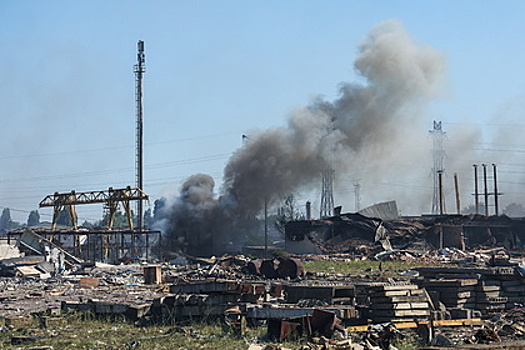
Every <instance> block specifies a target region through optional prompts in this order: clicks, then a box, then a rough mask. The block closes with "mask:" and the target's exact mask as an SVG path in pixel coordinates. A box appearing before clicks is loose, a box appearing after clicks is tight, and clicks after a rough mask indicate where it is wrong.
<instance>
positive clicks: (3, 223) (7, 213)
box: [0, 208, 12, 232]
mask: <svg viewBox="0 0 525 350" xmlns="http://www.w3.org/2000/svg"><path fill="white" fill-rule="evenodd" d="M11 222H12V220H11V210H9V208H4V210H2V215H0V230H1V231H3V232H6V231H7V230H9V229H10V228H11Z"/></svg>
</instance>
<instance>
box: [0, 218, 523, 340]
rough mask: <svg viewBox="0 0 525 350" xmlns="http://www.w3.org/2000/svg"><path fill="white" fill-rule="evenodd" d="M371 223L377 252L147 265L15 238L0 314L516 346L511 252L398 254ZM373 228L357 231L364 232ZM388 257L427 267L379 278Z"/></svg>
mask: <svg viewBox="0 0 525 350" xmlns="http://www.w3.org/2000/svg"><path fill="white" fill-rule="evenodd" d="M370 222H372V221H367V223H370ZM374 222H375V223H376V224H377V225H376V226H374V227H375V229H374V235H375V238H377V243H376V242H367V241H366V240H365V239H363V237H361V238H359V237H354V238H352V242H355V243H358V244H359V245H357V246H356V247H355V248H354V249H353V250H352V252H351V253H337V254H330V255H328V254H324V255H308V256H301V255H295V256H293V257H281V258H278V259H249V258H247V257H245V256H241V255H237V256H222V257H219V258H216V257H212V258H197V257H191V256H183V255H181V256H179V257H178V258H176V259H173V260H172V261H171V262H170V263H158V264H155V265H150V264H141V263H133V264H122V263H121V264H118V265H115V264H104V263H99V262H95V263H90V262H84V261H82V260H80V259H77V258H75V256H73V255H71V254H70V253H68V252H65V251H64V252H63V251H62V250H61V249H60V247H55V246H54V245H53V243H52V242H50V241H48V240H45V239H44V240H43V239H41V237H39V236H38V235H36V236H35V235H32V234H27V235H26V236H23V235H22V237H21V238H20V240H21V241H23V243H21V244H22V245H23V246H24V247H25V248H26V249H29V252H32V253H33V254H38V255H26V256H19V257H10V258H7V259H3V260H0V275H1V276H2V277H0V310H1V311H0V314H1V316H3V317H4V319H5V323H6V324H13V322H17V321H16V320H17V319H18V318H23V317H27V316H29V315H33V316H35V315H36V316H38V319H39V320H40V321H39V322H40V323H41V324H42V325H45V324H47V323H48V322H51V321H50V320H51V318H49V317H50V316H49V315H54V314H60V313H61V312H68V311H71V310H75V311H81V312H86V311H87V312H89V313H91V314H92V315H94V316H102V317H105V318H108V317H109V318H111V317H116V318H122V317H124V318H126V319H127V320H128V321H129V322H133V323H135V324H137V325H144V326H147V325H153V324H162V325H175V324H182V323H185V322H188V321H190V322H195V321H201V320H222V321H223V322H224V324H225V327H226V328H227V329H229V330H230V331H231V333H232V334H235V335H236V336H238V337H243V335H244V334H245V329H246V327H247V325H260V324H264V325H265V327H266V335H265V337H264V338H263V339H261V341H264V340H266V341H268V340H274V341H285V340H292V339H309V340H310V342H309V343H308V345H307V348H308V349H393V346H394V345H393V344H395V342H397V341H400V339H401V338H402V337H403V336H405V334H409V333H410V334H413V335H414V336H415V337H417V339H419V342H420V343H421V344H422V346H423V345H428V346H452V345H454V346H459V345H462V344H465V345H466V344H476V345H479V344H489V345H490V344H492V345H493V344H498V346H499V345H501V344H504V343H505V342H506V341H514V342H516V341H518V342H519V341H523V338H524V337H525V266H524V264H523V261H524V260H522V257H523V256H524V255H522V254H521V251H520V250H519V249H514V250H509V249H508V248H505V247H503V246H498V247H483V246H478V247H477V248H476V249H470V250H467V249H460V248H458V247H450V248H441V249H438V248H433V247H432V246H429V245H427V244H425V243H424V242H422V241H420V242H419V243H418V244H411V245H410V246H405V247H404V248H402V249H401V248H399V245H395V244H394V245H391V243H392V242H395V240H390V238H391V237H389V236H388V235H387V231H385V230H390V229H391V227H390V228H389V229H386V228H385V229H383V228H384V227H387V226H388V225H386V224H385V225H384V226H383V224H382V223H380V222H379V221H377V222H376V221H374ZM419 224H420V223H419V222H418V223H417V225H419ZM374 225H375V224H374ZM370 227H372V226H369V225H368V224H366V223H365V224H363V226H361V228H363V231H362V232H366V229H367V228H370ZM335 238H336V237H334V239H335ZM347 241H348V240H347ZM380 241H383V242H380ZM332 242H335V241H332ZM327 246H328V245H324V247H327ZM46 247H47V248H46ZM395 247H396V248H395ZM385 248H386V250H385ZM10 251H12V250H11V249H10ZM26 253H27V250H26ZM307 259H309V260H312V259H329V260H341V261H351V260H364V259H374V260H376V261H377V264H378V271H379V274H377V275H375V274H366V273H361V274H359V275H355V276H353V275H343V274H340V275H337V274H328V273H327V274H315V273H311V272H306V271H305V268H304V266H303V261H304V260H307ZM387 260H399V261H405V262H411V263H415V262H419V263H424V264H425V266H426V267H415V268H413V269H412V270H409V271H404V272H403V273H402V275H401V274H400V275H398V276H392V275H389V277H387V278H385V276H384V275H383V274H382V271H381V270H382V268H381V264H384V262H385V261H387ZM13 341H15V342H18V341H25V340H18V339H15V340H13ZM523 344H525V343H523ZM520 346H521V345H520ZM524 346H525V345H524ZM254 348H255V347H254Z"/></svg>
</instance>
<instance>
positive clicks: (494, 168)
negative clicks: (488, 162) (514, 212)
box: [492, 164, 499, 216]
mask: <svg viewBox="0 0 525 350" xmlns="http://www.w3.org/2000/svg"><path fill="white" fill-rule="evenodd" d="M492 169H493V171H494V210H495V211H496V213H495V214H496V216H498V215H499V198H498V196H499V193H498V178H497V174H496V164H492Z"/></svg>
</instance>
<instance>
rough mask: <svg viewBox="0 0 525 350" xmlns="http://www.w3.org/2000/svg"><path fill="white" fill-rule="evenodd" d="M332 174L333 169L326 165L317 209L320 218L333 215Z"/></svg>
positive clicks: (333, 173)
mask: <svg viewBox="0 0 525 350" xmlns="http://www.w3.org/2000/svg"><path fill="white" fill-rule="evenodd" d="M334 175H335V170H334V169H332V168H331V167H329V166H326V168H325V169H324V171H323V180H322V191H321V209H320V210H319V215H320V217H321V218H327V217H330V216H333V215H334Z"/></svg>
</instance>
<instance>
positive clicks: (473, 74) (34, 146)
mask: <svg viewBox="0 0 525 350" xmlns="http://www.w3.org/2000/svg"><path fill="white" fill-rule="evenodd" d="M524 14H525V3H524V2H522V1H502V2H495V1H264V2H263V1H260V2H256V1H148V2H144V1H129V0H126V1H111V2H108V1H45V2H36V1H10V0H2V1H0V43H1V46H2V48H1V50H0V79H1V81H2V86H1V87H0V91H1V100H2V103H1V105H0V118H1V119H0V120H1V125H2V128H1V130H2V136H1V137H0V150H1V153H0V207H9V208H11V210H12V216H13V217H14V218H15V219H17V220H19V221H26V219H27V215H28V212H29V211H30V210H34V209H38V203H39V201H40V200H41V199H43V198H44V197H45V196H46V195H47V194H51V193H53V192H55V191H59V192H62V191H70V190H73V189H75V190H77V191H88V190H100V189H105V188H108V187H110V186H112V187H122V186H126V185H128V184H129V185H133V184H134V152H135V148H134V147H135V146H134V145H135V104H134V98H135V97H134V93H135V92H134V74H133V65H134V64H135V61H136V43H137V41H138V40H144V41H145V46H146V74H145V81H144V94H145V96H144V105H145V111H144V112H145V190H146V191H147V192H148V193H149V194H150V195H151V197H152V201H153V200H155V199H156V198H159V197H160V196H162V195H168V194H170V193H175V192H176V191H177V189H178V188H179V186H180V184H181V182H182V181H183V180H184V179H185V178H187V177H188V176H190V175H191V174H194V173H198V172H202V173H208V174H210V175H212V176H213V177H214V178H215V180H216V182H217V184H218V185H220V181H221V176H222V169H223V167H224V165H225V163H226V162H227V160H228V158H229V156H230V155H231V154H232V153H233V152H235V150H236V149H237V148H239V147H240V146H241V135H242V134H249V133H250V132H251V131H252V130H253V129H265V128H269V127H274V126H282V125H283V124H285V122H286V118H287V116H288V115H289V114H290V113H291V112H292V111H293V110H294V109H296V108H299V107H301V106H305V105H307V104H308V103H309V102H310V101H311V98H313V97H315V96H318V95H322V96H324V97H325V98H326V99H327V100H331V99H333V98H335V97H336V96H337V94H338V86H339V84H340V83H341V82H362V81H363V79H362V78H361V77H359V76H358V75H357V74H356V72H355V70H354V68H353V61H354V59H355V57H356V54H357V47H358V45H359V44H360V43H361V42H362V40H363V38H365V37H366V35H367V33H368V32H369V30H370V29H371V28H372V27H374V26H375V25H377V24H378V23H380V22H382V21H385V20H389V19H393V18H394V19H397V20H399V21H400V22H401V23H402V24H403V26H404V27H405V29H406V31H407V32H409V33H410V34H411V35H412V36H413V37H414V38H415V40H416V42H417V43H418V44H420V45H428V46H431V47H433V48H435V49H436V50H438V51H440V52H441V53H442V54H443V55H444V56H445V57H446V60H447V64H448V69H447V72H446V74H445V78H446V87H445V88H444V89H443V92H442V95H441V97H440V98H438V99H435V100H433V101H432V102H431V103H429V104H428V105H427V106H426V108H424V113H425V114H426V118H427V119H428V120H434V119H435V120H442V121H443V122H444V125H445V130H446V131H447V135H448V139H449V140H450V142H451V144H455V145H456V144H459V142H457V143H456V141H455V140H460V139H462V138H463V139H464V138H466V136H465V134H467V135H469V136H468V137H471V138H472V135H473V134H474V135H478V136H479V137H474V138H475V140H473V141H472V142H471V143H470V144H469V146H468V147H469V149H468V150H465V149H461V148H456V149H447V153H448V154H449V157H452V158H455V159H454V164H457V163H458V162H463V163H464V164H465V165H466V166H465V169H469V167H470V166H471V164H473V163H474V162H487V163H493V162H496V163H498V164H502V165H501V167H500V171H501V175H500V179H501V181H502V184H501V185H500V187H501V188H502V191H505V190H506V191H505V192H506V194H505V196H504V197H503V198H504V199H503V204H505V203H510V202H511V201H519V200H520V198H521V197H522V195H523V194H525V191H523V193H520V192H519V188H520V187H521V185H522V184H525V182H523V183H522V182H521V181H523V180H522V179H523V177H524V176H523V175H525V169H524V168H523V167H522V165H521V164H524V165H525V162H523V157H522V154H523V152H525V143H524V141H523V137H520V135H521V134H522V133H523V131H525V124H524V122H523V116H524V113H525V103H524V102H523V101H524V97H525V74H523V71H524V70H525V68H524V67H525V63H524V62H525V35H524V34H525V26H523V17H524ZM430 128H431V125H430V124H428V125H427V126H425V127H423V128H421V133H422V134H425V133H427V132H428V129H430ZM506 128H508V129H509V130H508V131H506V130H507V129H506ZM473 148H474V149H483V150H489V151H486V152H484V153H483V152H478V153H477V154H474V153H473V152H466V153H468V156H467V155H465V156H464V157H463V156H462V154H463V153H462V152H463V151H471V150H472V149H473ZM429 152H430V151H429ZM462 157H463V158H462ZM429 159H430V153H429ZM506 164H507V165H506ZM452 170H453V171H459V169H458V170H455V169H451V171H452ZM429 171H430V169H429V168H428V169H426V168H425V170H424V171H421V173H422V174H426V175H428V174H427V173H428V172H429ZM462 171H463V170H462ZM464 172H465V171H464ZM410 173H411V172H410V171H408V172H407V176H406V177H405V178H397V179H390V180H389V181H390V186H388V188H389V189H391V188H392V186H394V187H395V186H398V190H400V191H403V192H410V191H414V193H415V195H418V196H419V195H424V194H425V193H428V195H429V198H430V197H431V191H432V185H431V183H430V182H429V178H428V176H426V177H425V176H423V177H421V178H420V179H418V180H415V179H414V176H415V175H414V174H410ZM460 174H461V173H460ZM418 176H419V175H418ZM471 177H472V176H471V174H470V173H464V175H463V176H462V179H463V183H464V186H465V187H466V186H470V181H471V180H470V178H471ZM351 178H352V175H351V174H349V175H348V177H347V181H349V179H351ZM361 180H362V181H363V184H362V189H361V202H362V205H363V206H365V205H369V204H373V203H374V202H377V201H381V200H389V199H394V198H392V197H395V196H396V193H395V191H394V192H392V193H391V194H390V193H388V191H387V189H386V188H385V191H384V192H387V193H386V194H385V196H384V198H381V196H378V195H377V194H375V195H373V196H372V195H367V188H371V187H377V186H384V185H388V183H380V184H375V183H367V182H366V178H365V179H363V178H362V179H361ZM505 184H507V185H505ZM505 186H507V187H506V188H505ZM319 187H320V185H319ZM385 187H386V186H385ZM310 196H311V197H315V196H318V194H316V193H308V194H307V193H302V194H299V195H298V197H299V198H301V200H304V199H310V200H312V202H313V203H314V205H315V203H316V201H318V199H316V198H310ZM338 196H339V198H338ZM307 197H308V198H307ZM463 197H464V199H463V202H464V203H465V205H466V204H469V203H470V202H471V200H472V199H471V198H470V197H471V196H470V190H469V189H468V187H466V188H465V193H464V195H463ZM505 201H506V202H505ZM339 202H340V203H343V204H345V208H347V209H348V210H352V209H353V197H352V193H351V189H347V191H346V192H345V191H344V190H343V191H341V192H340V193H339V194H338V193H336V203H339ZM450 206H451V207H452V203H451V205H450ZM401 207H402V212H405V213H407V214H414V213H417V212H418V211H419V212H421V211H424V210H425V209H426V208H420V207H417V206H415V207H410V206H409V205H407V206H406V209H403V206H401ZM429 207H430V199H429V204H428V208H429ZM78 211H79V216H80V218H81V220H82V219H88V220H98V219H100V217H101V215H102V214H101V213H102V208H100V207H99V206H97V205H93V206H88V207H86V208H79V209H78ZM427 211H428V209H427ZM40 212H41V214H42V219H44V220H45V219H49V218H50V217H49V214H50V213H51V211H50V210H47V209H46V210H41V211H40Z"/></svg>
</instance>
